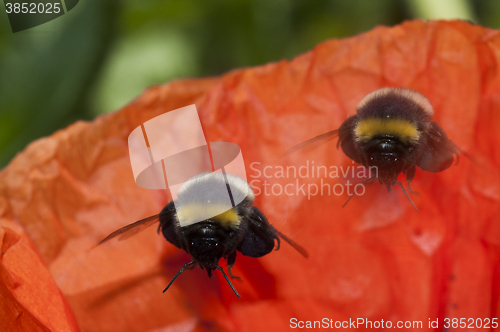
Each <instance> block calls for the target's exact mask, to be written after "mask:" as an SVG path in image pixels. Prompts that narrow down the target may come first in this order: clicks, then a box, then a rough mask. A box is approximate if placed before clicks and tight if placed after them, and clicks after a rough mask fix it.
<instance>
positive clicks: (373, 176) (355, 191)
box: [342, 175, 377, 207]
mask: <svg viewBox="0 0 500 332" xmlns="http://www.w3.org/2000/svg"><path fill="white" fill-rule="evenodd" d="M376 177H377V176H376V175H372V176H371V177H369V178H366V179H364V180H363V181H361V183H359V184H357V185H356V186H354V192H353V193H352V194H351V195H350V196H349V198H348V199H347V201H345V203H344V205H342V207H345V206H346V205H347V203H349V201H350V200H351V198H353V196H354V195H355V194H356V193H357V192H358V188H359V187H361V186H362V185H363V184H365V183H366V182H368V181H370V180H373V179H374V178H376Z"/></svg>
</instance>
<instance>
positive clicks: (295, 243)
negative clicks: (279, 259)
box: [277, 230, 309, 258]
mask: <svg viewBox="0 0 500 332" xmlns="http://www.w3.org/2000/svg"><path fill="white" fill-rule="evenodd" d="M277 232H278V235H279V236H280V238H282V239H283V240H285V242H286V243H288V244H289V245H291V246H292V247H293V248H294V249H295V250H297V251H298V252H299V254H301V255H302V256H304V257H305V258H308V257H309V254H308V253H307V251H306V250H305V249H304V248H303V247H302V246H301V245H300V244H298V243H297V242H295V241H293V240H292V239H290V238H289V237H288V236H286V235H285V234H283V233H281V232H280V231H278V230H277Z"/></svg>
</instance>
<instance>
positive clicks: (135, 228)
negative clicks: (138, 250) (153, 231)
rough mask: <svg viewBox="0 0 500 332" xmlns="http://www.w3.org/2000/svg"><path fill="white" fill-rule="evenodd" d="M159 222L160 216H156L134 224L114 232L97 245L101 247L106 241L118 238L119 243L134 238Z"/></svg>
mask: <svg viewBox="0 0 500 332" xmlns="http://www.w3.org/2000/svg"><path fill="white" fill-rule="evenodd" d="M159 220H160V215H159V214H156V215H154V216H151V217H148V218H145V219H142V220H139V221H136V222H135V223H133V224H130V225H127V226H124V227H122V228H120V229H118V230H116V231H114V232H113V233H111V234H109V235H108V236H106V237H105V238H104V239H103V240H102V241H101V242H99V243H98V244H97V245H100V244H102V243H104V242H106V241H109V240H111V239H114V238H115V237H118V240H119V241H122V240H126V239H128V238H130V237H131V236H134V235H136V234H137V233H139V232H142V231H143V230H145V229H146V228H148V227H149V226H152V225H154V224H155V223H157V222H158V221H159Z"/></svg>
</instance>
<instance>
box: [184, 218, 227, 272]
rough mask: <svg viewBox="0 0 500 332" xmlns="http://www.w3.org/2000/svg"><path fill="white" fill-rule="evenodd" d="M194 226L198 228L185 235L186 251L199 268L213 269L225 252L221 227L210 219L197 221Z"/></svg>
mask: <svg viewBox="0 0 500 332" xmlns="http://www.w3.org/2000/svg"><path fill="white" fill-rule="evenodd" d="M195 227H197V228H198V229H197V230H196V231H194V232H192V233H190V234H189V235H188V236H187V241H186V249H187V252H188V253H189V254H190V255H191V257H192V258H193V260H195V261H196V262H198V265H199V266H200V267H201V268H206V269H207V271H210V270H214V269H215V268H217V266H218V264H219V260H220V259H221V258H222V257H223V256H224V253H225V246H224V236H223V234H221V231H220V230H221V228H220V226H218V224H217V223H214V222H211V221H205V222H202V223H199V224H198V225H196V226H195ZM209 275H210V273H209Z"/></svg>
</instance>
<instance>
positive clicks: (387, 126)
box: [354, 117, 420, 143]
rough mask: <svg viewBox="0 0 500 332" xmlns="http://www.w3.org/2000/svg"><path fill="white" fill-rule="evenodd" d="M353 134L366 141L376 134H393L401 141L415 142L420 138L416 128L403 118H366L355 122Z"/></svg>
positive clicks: (359, 139)
mask: <svg viewBox="0 0 500 332" xmlns="http://www.w3.org/2000/svg"><path fill="white" fill-rule="evenodd" d="M354 134H355V135H356V140H357V141H361V142H368V141H369V140H370V139H372V138H373V137H375V136H377V135H393V136H395V137H397V138H399V139H400V140H401V141H402V142H403V143H416V142H418V140H419V139H420V131H419V130H418V128H417V127H416V126H415V125H414V124H413V123H412V122H411V121H410V120H407V119H403V118H376V117H373V118H366V119H363V120H361V121H360V122H359V123H358V124H357V126H356V128H355V129H354Z"/></svg>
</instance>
